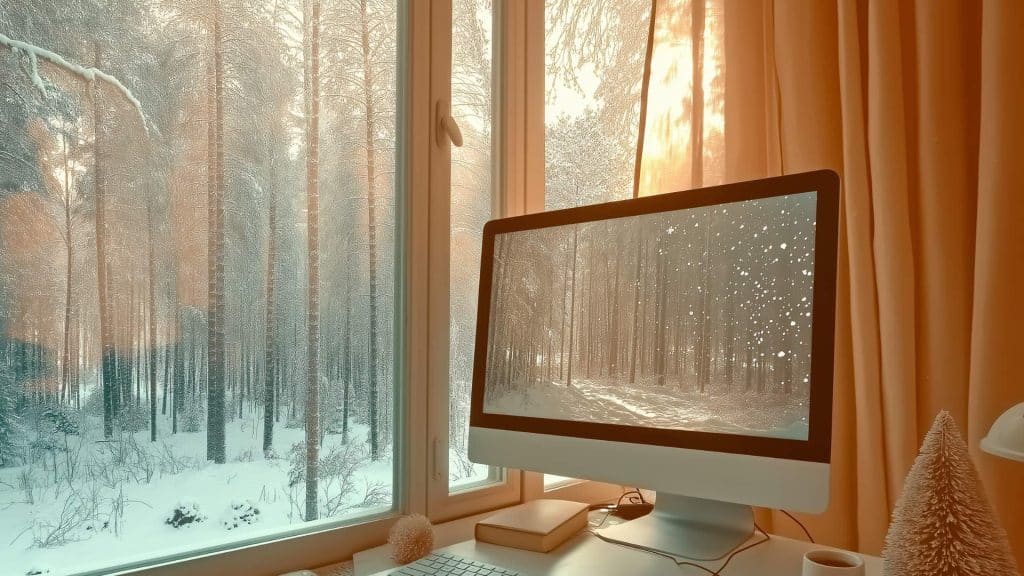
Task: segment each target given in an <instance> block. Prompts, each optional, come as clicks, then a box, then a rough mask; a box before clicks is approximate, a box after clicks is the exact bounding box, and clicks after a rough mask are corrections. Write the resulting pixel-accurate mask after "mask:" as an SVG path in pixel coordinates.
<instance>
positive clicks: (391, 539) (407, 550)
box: [388, 514, 434, 564]
mask: <svg viewBox="0 0 1024 576" xmlns="http://www.w3.org/2000/svg"><path fill="white" fill-rule="evenodd" d="M388 543H389V544H391V558H392V559H393V560H394V561H395V562H398V563H399V564H408V563H410V562H415V561H416V560H419V559H420V558H423V557H424V556H426V555H428V554H430V552H431V550H433V549H434V526H433V525H432V524H431V523H430V520H428V519H427V517H426V516H424V515H422V514H412V515H409V516H406V517H404V518H401V519H399V520H398V522H395V525H394V526H392V527H391V532H390V533H389V534H388Z"/></svg>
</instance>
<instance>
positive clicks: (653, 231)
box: [484, 192, 816, 440]
mask: <svg viewBox="0 0 1024 576" xmlns="http://www.w3.org/2000/svg"><path fill="white" fill-rule="evenodd" d="M815 209H816V194H815V193H814V192H806V193H802V194H793V195H787V196H779V197H773V198H766V199H760V200H749V201H743V202H735V203H730V204H721V205H713V206H707V207H700V208H691V209H685V210H676V211H669V212H661V213H653V214H647V215H643V216H633V217H623V218H616V219H610V220H598V221H592V222H585V223H580V224H573V225H564V226H556V227H550V228H540V229H534V230H525V231H520V232H509V233H503V234H498V235H497V236H496V237H495V244H494V264H493V283H492V289H491V304H490V314H491V321H490V324H489V329H490V331H491V332H490V334H489V340H488V342H489V349H488V350H487V372H486V393H485V399H484V410H485V411H486V412H488V413H498V414H511V415H517V416H528V417H539V418H555V419H568V420H578V421H586V422H603V423H612V424H621V425H630V426H647V427H656V428H672V429H682V430H698V431H707V432H721V433H733V434H746V435H757V436H772V437H782V438H792V439H800V440H806V439H807V434H808V418H809V404H808V397H809V386H810V381H809V377H810V351H811V311H812V304H813V302H812V296H813V278H814V241H815V234H814V231H815Z"/></svg>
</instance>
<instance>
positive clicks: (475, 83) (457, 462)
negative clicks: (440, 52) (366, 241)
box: [448, 0, 500, 490]
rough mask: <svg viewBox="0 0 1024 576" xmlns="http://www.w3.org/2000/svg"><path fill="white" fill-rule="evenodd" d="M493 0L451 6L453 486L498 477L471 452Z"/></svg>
mask: <svg viewBox="0 0 1024 576" xmlns="http://www.w3.org/2000/svg"><path fill="white" fill-rule="evenodd" d="M491 10H492V7H491V0H454V2H453V3H452V116H453V117H454V118H456V119H457V120H458V122H459V126H460V128H461V129H462V136H463V146H462V147H461V148H456V147H454V146H453V147H452V174H451V179H452V189H451V236H450V238H451V270H450V286H451V300H450V302H451V316H450V317H451V330H450V340H449V342H450V351H449V363H450V364H449V390H450V395H451V401H450V402H449V415H448V426H449V444H448V479H449V487H450V488H451V489H452V490H464V489H466V488H469V487H471V486H473V485H474V484H480V483H485V482H488V481H491V480H497V479H499V478H500V471H499V470H497V469H492V468H490V467H488V466H484V465H479V464H473V463H472V462H470V461H469V458H468V457H467V451H466V449H467V444H468V433H469V397H470V388H471V386H472V382H473V339H474V335H475V333H476V303H477V289H478V286H479V281H480V244H481V241H482V236H481V234H482V232H483V226H484V223H485V222H487V221H488V220H489V219H490V218H491V198H492V195H491V185H492V183H491V173H492V171H491V130H492V122H491V119H492V109H491V60H492V59H491V18H492V16H491V14H492V12H491Z"/></svg>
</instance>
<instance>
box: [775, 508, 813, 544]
mask: <svg viewBox="0 0 1024 576" xmlns="http://www.w3.org/2000/svg"><path fill="white" fill-rule="evenodd" d="M779 512H782V513H783V514H785V515H786V516H789V519H790V520H792V521H793V522H796V525H797V526H799V527H800V529H801V530H803V531H804V534H806V535H807V539H808V540H810V542H811V544H815V543H816V542H815V541H814V536H811V531H810V530H808V529H807V526H804V524H803V522H801V521H799V520H797V519H796V516H793V515H792V514H790V513H789V512H786V511H785V510H779Z"/></svg>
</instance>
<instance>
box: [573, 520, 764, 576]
mask: <svg viewBox="0 0 1024 576" xmlns="http://www.w3.org/2000/svg"><path fill="white" fill-rule="evenodd" d="M754 528H755V529H756V531H757V532H760V533H761V536H762V538H761V539H760V540H758V541H757V542H751V543H750V544H747V545H746V546H741V547H739V548H737V549H735V550H733V551H732V552H730V553H729V555H728V556H726V558H725V562H723V563H722V565H721V566H719V567H718V569H717V570H712V569H710V568H707V567H705V566H702V565H700V564H697V563H695V562H690V561H689V560H682V561H680V560H677V559H676V557H675V556H672V555H671V554H666V553H664V552H659V551H657V550H649V549H647V548H637V547H635V546H630V545H628V544H623V543H621V542H615V541H613V540H606V539H604V538H602V537H601V535H600V534H597V533H596V532H593V531H590V533H591V534H594V535H595V536H597V537H598V538H601V540H602V541H604V542H608V543H609V544H615V545H616V546H622V547H624V548H631V549H633V550H641V551H643V552H647V553H650V554H655V555H658V556H663V557H665V558H668V559H669V560H671V561H672V562H673V563H675V565H676V566H692V567H694V568H698V569H700V570H703V571H705V572H707V573H708V574H710V575H711V576H722V570H725V567H726V566H728V565H729V562H731V561H732V559H733V558H734V557H736V555H737V554H739V553H740V552H746V551H747V550H750V549H751V548H754V547H757V546H760V545H761V544H764V543H765V542H767V541H769V540H771V539H772V537H771V536H770V535H769V534H768V533H767V532H765V531H764V530H763V529H762V528H761V527H760V526H758V524H757V522H754Z"/></svg>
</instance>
